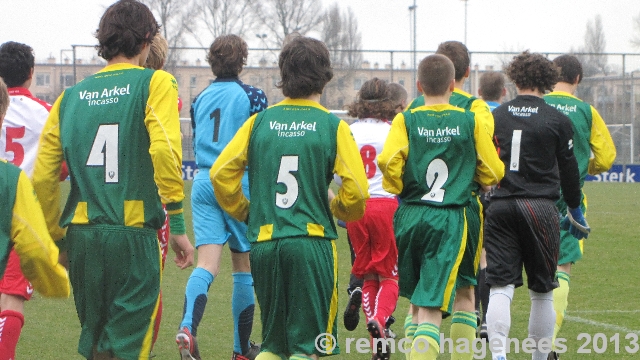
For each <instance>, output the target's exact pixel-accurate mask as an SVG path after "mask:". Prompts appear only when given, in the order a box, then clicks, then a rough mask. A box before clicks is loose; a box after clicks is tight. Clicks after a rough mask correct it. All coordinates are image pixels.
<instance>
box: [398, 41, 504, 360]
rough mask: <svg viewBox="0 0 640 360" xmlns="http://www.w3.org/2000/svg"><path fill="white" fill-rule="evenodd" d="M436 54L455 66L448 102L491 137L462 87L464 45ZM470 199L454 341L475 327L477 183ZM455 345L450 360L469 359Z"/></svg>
mask: <svg viewBox="0 0 640 360" xmlns="http://www.w3.org/2000/svg"><path fill="white" fill-rule="evenodd" d="M436 54H441V55H444V56H446V57H448V58H449V60H451V62H453V66H454V68H455V88H454V90H453V92H452V93H451V97H450V98H449V103H450V104H451V105H453V106H457V107H459V108H462V109H465V110H469V111H471V112H473V113H474V114H475V115H476V119H477V120H478V121H480V122H481V123H482V124H483V125H484V126H485V127H486V129H487V131H488V132H489V135H490V136H493V116H492V115H491V111H490V110H489V106H488V105H487V104H486V103H485V102H484V101H483V100H482V99H478V98H476V97H475V96H473V95H471V94H469V93H467V92H465V91H464V90H462V89H463V87H464V83H465V81H466V79H467V78H468V77H469V73H470V71H471V68H470V64H471V59H470V56H469V50H468V49H467V47H466V46H465V45H464V44H463V43H461V42H459V41H445V42H443V43H441V44H440V45H439V46H438V49H437V50H436ZM423 103H424V96H420V97H418V98H416V99H415V100H413V101H412V103H411V104H410V105H409V109H413V108H415V107H417V106H420V105H422V104H423ZM469 195H470V197H471V199H472V201H470V202H469V204H468V205H467V208H466V210H467V211H466V216H467V221H468V236H467V248H466V250H465V253H464V257H463V259H462V263H461V265H460V271H459V273H458V279H457V281H456V296H455V302H454V303H453V304H452V306H453V316H452V318H451V324H452V325H451V339H452V340H453V342H454V344H455V343H457V341H458V339H466V341H467V343H469V344H470V343H471V342H472V341H473V339H475V337H476V330H477V327H478V318H477V317H478V315H477V314H476V313H475V296H474V290H473V287H474V286H476V285H477V272H478V267H479V260H480V254H481V252H482V242H483V237H482V233H483V229H482V227H483V216H482V204H481V203H480V186H475V187H474V188H472V189H471V192H470V193H469ZM409 321H410V320H409V318H407V319H406V320H405V333H408V334H410V333H411V329H413V328H414V326H415V324H414V323H413V322H411V323H410V322H409ZM457 350H458V348H457V347H455V348H454V356H456V357H455V358H454V360H458V359H471V358H472V357H473V353H472V352H468V353H465V354H462V355H460V354H457Z"/></svg>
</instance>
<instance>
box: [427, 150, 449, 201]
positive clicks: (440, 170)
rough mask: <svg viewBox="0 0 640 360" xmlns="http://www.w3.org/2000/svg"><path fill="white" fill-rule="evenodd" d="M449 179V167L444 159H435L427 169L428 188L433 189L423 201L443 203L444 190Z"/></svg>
mask: <svg viewBox="0 0 640 360" xmlns="http://www.w3.org/2000/svg"><path fill="white" fill-rule="evenodd" d="M448 178H449V167H448V166H447V164H446V163H445V162H444V161H443V160H442V159H433V161H431V162H430V163H429V166H428V167H427V186H428V187H429V188H430V189H431V190H430V191H429V192H428V193H426V194H424V196H423V197H422V198H421V200H424V201H432V202H438V203H441V202H443V201H444V193H445V190H444V189H443V188H442V186H444V184H445V183H446V182H447V179H448Z"/></svg>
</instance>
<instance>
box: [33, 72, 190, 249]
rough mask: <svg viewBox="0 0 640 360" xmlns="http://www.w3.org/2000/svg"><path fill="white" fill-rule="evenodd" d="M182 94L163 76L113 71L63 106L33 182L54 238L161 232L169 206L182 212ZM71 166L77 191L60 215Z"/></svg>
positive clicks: (70, 93) (80, 88)
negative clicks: (72, 233) (99, 231)
mask: <svg viewBox="0 0 640 360" xmlns="http://www.w3.org/2000/svg"><path fill="white" fill-rule="evenodd" d="M177 104H178V88H177V84H176V81H175V79H174V78H173V76H171V75H170V74H169V73H167V72H164V71H161V70H159V71H153V70H149V69H144V68H141V67H138V66H134V65H131V64H126V63H119V64H113V65H109V66H107V67H105V68H104V69H102V70H101V71H100V72H98V73H96V74H94V75H92V76H89V77H87V78H85V79H84V80H83V81H81V82H79V83H78V84H76V85H75V86H73V87H70V88H68V89H67V90H65V91H64V93H62V95H60V97H59V98H58V99H57V100H56V102H55V104H54V105H53V108H52V109H51V113H50V115H49V118H48V119H47V123H46V124H45V127H44V130H43V133H42V136H41V138H40V150H39V153H38V157H37V159H36V165H35V169H34V175H33V182H34V187H35V189H36V191H37V193H38V195H39V197H40V200H41V202H42V207H43V210H44V212H45V214H46V217H47V224H48V226H49V229H50V232H51V234H52V236H53V237H54V239H59V238H61V237H62V236H63V235H64V230H63V229H62V228H64V227H66V226H68V225H69V224H107V225H123V226H131V227H146V228H153V229H159V228H161V227H162V224H163V223H164V219H165V216H164V213H163V210H162V203H164V204H166V205H167V210H168V212H169V214H170V215H171V214H176V213H181V212H182V200H183V198H184V192H183V186H184V183H183V181H182V170H181V168H182V145H181V138H180V123H179V121H178V119H179V115H178V108H177ZM63 160H65V161H66V163H67V166H68V168H69V174H70V178H71V191H70V194H69V198H68V199H67V203H66V205H65V208H64V211H63V212H62V215H61V214H60V212H59V210H58V209H59V201H60V200H59V199H60V188H59V184H58V174H59V173H60V165H61V163H62V161H63Z"/></svg>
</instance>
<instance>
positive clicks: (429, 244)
mask: <svg viewBox="0 0 640 360" xmlns="http://www.w3.org/2000/svg"><path fill="white" fill-rule="evenodd" d="M393 227H394V229H395V234H396V241H397V244H398V268H399V276H400V279H399V282H398V285H399V287H400V296H403V297H406V298H408V299H409V300H410V301H411V303H412V304H414V305H417V306H422V307H432V308H439V309H440V310H442V312H443V313H444V314H445V315H447V314H448V313H449V311H450V310H449V309H450V306H451V304H452V302H453V299H454V295H455V292H454V290H455V283H456V277H457V275H458V267H459V266H460V262H461V261H462V256H463V254H464V251H465V248H466V244H467V241H466V237H467V222H466V219H465V209H464V208H463V207H446V208H444V207H442V208H439V207H433V206H425V205H408V204H404V203H403V204H401V205H400V207H399V208H398V211H396V214H395V216H394V219H393Z"/></svg>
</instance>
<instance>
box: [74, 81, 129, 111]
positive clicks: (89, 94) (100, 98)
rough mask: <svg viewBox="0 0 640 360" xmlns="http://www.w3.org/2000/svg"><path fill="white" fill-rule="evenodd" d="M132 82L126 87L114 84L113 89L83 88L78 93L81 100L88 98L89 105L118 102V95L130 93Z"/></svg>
mask: <svg viewBox="0 0 640 360" xmlns="http://www.w3.org/2000/svg"><path fill="white" fill-rule="evenodd" d="M130 86H131V84H127V86H125V87H117V86H114V87H113V88H112V89H106V88H105V89H103V90H102V91H87V90H83V91H81V92H79V93H78V95H79V96H80V100H87V102H88V104H89V106H93V105H108V104H117V103H118V99H119V98H118V96H123V95H129V94H131V92H129V88H130Z"/></svg>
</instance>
